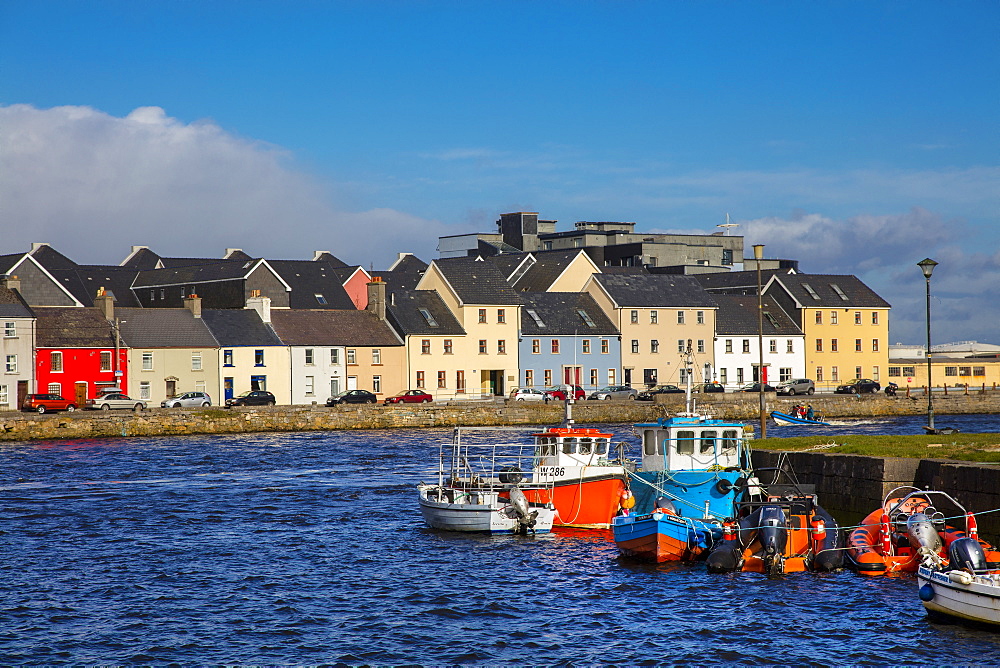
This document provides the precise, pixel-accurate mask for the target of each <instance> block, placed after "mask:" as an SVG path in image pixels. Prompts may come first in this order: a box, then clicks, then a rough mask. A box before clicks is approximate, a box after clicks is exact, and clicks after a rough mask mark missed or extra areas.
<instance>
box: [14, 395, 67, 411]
mask: <svg viewBox="0 0 1000 668" xmlns="http://www.w3.org/2000/svg"><path fill="white" fill-rule="evenodd" d="M21 410H22V411H34V412H36V413H48V412H49V411H67V412H70V413H72V412H73V411H75V410H76V403H75V402H74V401H72V400H70V399H63V398H62V397H61V396H59V395H58V394H29V395H28V396H26V397H25V398H24V403H22V404H21Z"/></svg>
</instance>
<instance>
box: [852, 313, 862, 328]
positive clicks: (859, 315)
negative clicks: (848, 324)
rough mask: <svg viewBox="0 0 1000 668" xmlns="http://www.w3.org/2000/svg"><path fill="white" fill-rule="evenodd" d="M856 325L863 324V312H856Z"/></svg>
mask: <svg viewBox="0 0 1000 668" xmlns="http://www.w3.org/2000/svg"><path fill="white" fill-rule="evenodd" d="M854 324H855V325H860V324H861V311H855V312H854Z"/></svg>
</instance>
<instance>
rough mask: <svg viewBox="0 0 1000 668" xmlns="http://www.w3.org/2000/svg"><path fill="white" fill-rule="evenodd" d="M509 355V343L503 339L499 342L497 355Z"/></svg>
mask: <svg viewBox="0 0 1000 668" xmlns="http://www.w3.org/2000/svg"><path fill="white" fill-rule="evenodd" d="M506 354H507V342H506V341H505V340H503V339H500V340H499V341H497V355H506Z"/></svg>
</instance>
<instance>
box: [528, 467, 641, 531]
mask: <svg viewBox="0 0 1000 668" xmlns="http://www.w3.org/2000/svg"><path fill="white" fill-rule="evenodd" d="M623 491H625V482H624V480H622V479H621V478H599V479H593V480H586V479H584V481H583V482H580V481H579V480H566V481H560V482H557V483H556V485H555V488H554V489H553V490H552V497H553V498H552V499H551V501H552V503H553V505H555V507H556V520H555V526H568V527H588V528H607V527H609V526H610V525H611V518H613V517H614V516H615V515H616V514H617V513H618V503H619V500H620V499H621V496H622V492H623ZM525 495H526V496H527V497H528V501H533V502H536V503H546V502H548V501H550V499H549V498H548V496H549V495H548V494H547V493H546V492H545V491H544V490H537V491H532V492H527V491H526V492H525Z"/></svg>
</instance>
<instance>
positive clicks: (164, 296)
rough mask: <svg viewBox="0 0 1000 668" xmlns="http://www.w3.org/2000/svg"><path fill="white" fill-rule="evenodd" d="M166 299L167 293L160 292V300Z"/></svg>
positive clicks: (164, 291)
mask: <svg viewBox="0 0 1000 668" xmlns="http://www.w3.org/2000/svg"><path fill="white" fill-rule="evenodd" d="M166 298H167V291H166V290H165V289H163V290H160V299H166Z"/></svg>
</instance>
